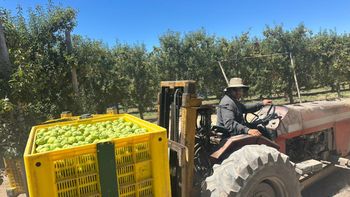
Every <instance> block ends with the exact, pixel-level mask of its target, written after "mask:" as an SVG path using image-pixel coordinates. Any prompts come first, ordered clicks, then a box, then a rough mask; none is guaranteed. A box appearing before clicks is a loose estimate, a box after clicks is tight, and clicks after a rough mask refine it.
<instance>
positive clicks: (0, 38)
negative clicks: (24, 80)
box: [0, 20, 11, 79]
mask: <svg viewBox="0 0 350 197" xmlns="http://www.w3.org/2000/svg"><path fill="white" fill-rule="evenodd" d="M10 74H11V64H10V58H9V52H8V49H7V45H6V39H5V32H4V27H3V26H2V21H1V20H0V77H1V78H5V79H8V78H9V77H10Z"/></svg>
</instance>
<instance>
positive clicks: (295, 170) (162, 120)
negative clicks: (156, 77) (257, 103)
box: [158, 81, 350, 197]
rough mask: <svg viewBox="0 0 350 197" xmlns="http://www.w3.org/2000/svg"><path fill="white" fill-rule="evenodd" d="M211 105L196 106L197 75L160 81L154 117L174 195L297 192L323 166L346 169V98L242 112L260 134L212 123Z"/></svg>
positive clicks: (271, 196) (349, 118)
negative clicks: (161, 131) (164, 136)
mask: <svg viewBox="0 0 350 197" xmlns="http://www.w3.org/2000/svg"><path fill="white" fill-rule="evenodd" d="M214 111H215V106H211V105H202V100H201V99H200V98H198V97H197V94H196V88H195V81H163V82H161V90H160V93H159V95H158V124H159V125H160V126H162V127H164V128H166V129H167V131H168V138H169V142H168V146H169V148H170V151H169V160H170V161H169V162H170V175H171V177H170V179H171V189H172V196H173V197H177V196H182V197H190V196H214V197H216V196H220V197H221V196H240V197H245V196H249V197H250V196H254V197H255V196H258V197H297V196H301V189H302V187H303V185H304V183H305V182H307V181H310V180H312V177H316V175H317V174H319V173H320V172H321V171H322V170H325V169H327V168H328V167H331V166H337V167H342V168H346V169H350V160H348V159H347V158H345V156H347V155H348V154H349V151H350V127H349V125H350V100H346V99H344V100H335V101H315V102H308V103H302V104H291V105H284V106H274V105H271V106H266V107H264V108H262V109H261V110H260V111H258V112H257V113H253V114H245V123H246V125H248V126H249V127H250V128H256V129H258V130H259V131H260V132H261V133H262V134H263V135H262V136H260V137H256V136H251V135H246V134H242V135H236V136H231V135H230V132H229V131H228V130H227V129H225V128H222V127H218V126H215V123H214V124H213V123H212V115H213V113H214ZM213 125H214V126H213Z"/></svg>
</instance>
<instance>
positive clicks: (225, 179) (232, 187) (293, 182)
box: [202, 145, 301, 197]
mask: <svg viewBox="0 0 350 197" xmlns="http://www.w3.org/2000/svg"><path fill="white" fill-rule="evenodd" d="M213 170H214V172H213V174H212V175H211V176H209V177H208V178H207V179H206V180H205V182H204V184H203V188H202V196H203V197H208V196H210V197H227V196H229V197H300V196H301V194H300V190H301V189H300V183H299V181H298V175H297V173H296V171H295V170H294V167H293V165H292V163H291V162H290V161H289V158H288V156H286V155H284V154H282V153H280V152H279V151H278V150H276V149H274V148H272V147H269V146H266V145H246V146H244V147H242V148H241V149H239V150H237V151H235V152H233V153H232V154H231V155H230V156H229V157H228V158H227V159H225V160H224V161H223V162H222V163H221V164H220V165H214V167H213Z"/></svg>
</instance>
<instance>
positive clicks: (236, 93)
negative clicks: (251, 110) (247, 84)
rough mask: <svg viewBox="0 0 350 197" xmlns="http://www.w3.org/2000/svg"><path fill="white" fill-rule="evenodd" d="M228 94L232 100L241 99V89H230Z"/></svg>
mask: <svg viewBox="0 0 350 197" xmlns="http://www.w3.org/2000/svg"><path fill="white" fill-rule="evenodd" d="M230 94H231V95H232V96H233V98H235V99H237V100H239V99H241V98H242V97H243V89H242V88H231V89H230Z"/></svg>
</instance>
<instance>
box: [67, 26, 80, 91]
mask: <svg viewBox="0 0 350 197" xmlns="http://www.w3.org/2000/svg"><path fill="white" fill-rule="evenodd" d="M65 35H66V46H67V52H68V55H71V54H72V50H73V47H72V39H71V36H70V31H66V32H65ZM71 67H72V68H71V73H72V84H73V90H74V93H75V95H79V83H78V76H77V68H76V66H75V65H74V64H72V65H71Z"/></svg>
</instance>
